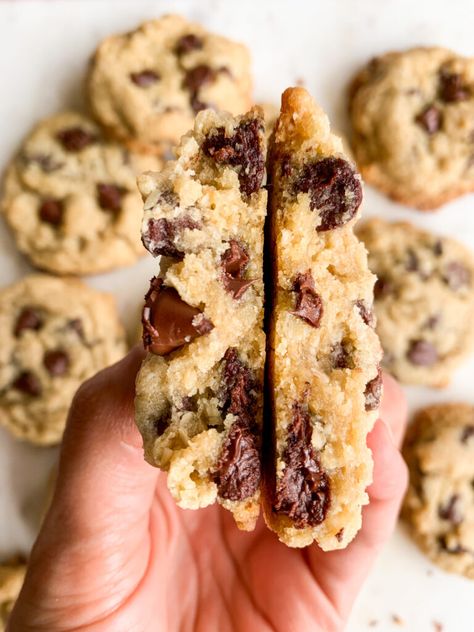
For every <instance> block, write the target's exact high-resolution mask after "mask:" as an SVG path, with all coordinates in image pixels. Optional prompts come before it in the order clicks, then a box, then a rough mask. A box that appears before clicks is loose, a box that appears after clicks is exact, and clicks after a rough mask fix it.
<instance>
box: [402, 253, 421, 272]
mask: <svg viewBox="0 0 474 632" xmlns="http://www.w3.org/2000/svg"><path fill="white" fill-rule="evenodd" d="M405 268H406V270H408V272H418V270H419V269H420V261H419V259H418V255H417V254H416V252H415V251H414V250H413V249H412V248H408V250H407V260H406V263H405Z"/></svg>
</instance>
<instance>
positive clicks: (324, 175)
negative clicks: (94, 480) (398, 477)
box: [266, 88, 382, 550]
mask: <svg viewBox="0 0 474 632" xmlns="http://www.w3.org/2000/svg"><path fill="white" fill-rule="evenodd" d="M270 172H271V189H270V190H271V191H272V194H271V200H270V209H271V210H270V212H269V217H270V220H271V222H270V223H271V226H270V231H269V243H271V244H272V246H273V248H272V250H273V252H272V253H271V255H270V260H271V261H272V263H273V274H272V283H273V285H274V287H273V300H272V302H271V304H270V307H269V310H270V312H271V315H272V317H271V323H270V330H269V345H268V353H267V357H268V366H267V370H268V374H267V377H268V385H269V389H268V390H269V394H268V404H269V406H270V409H271V410H270V416H271V418H272V422H273V428H274V446H273V447H274V455H273V462H274V468H273V470H274V471H273V472H272V474H271V476H270V477H269V481H268V487H269V502H268V506H267V507H266V519H267V522H268V524H269V526H270V528H272V529H273V530H274V531H276V533H277V534H278V537H279V538H280V540H282V541H283V542H284V543H285V544H287V545H289V546H295V547H302V546H306V545H308V544H310V543H312V542H313V541H316V542H317V543H318V545H319V546H320V547H322V548H323V549H324V550H331V549H337V548H343V547H345V546H346V545H347V544H348V543H349V542H350V541H351V540H352V539H353V537H354V536H355V534H356V533H357V531H358V529H359V528H360V525H361V509H362V505H364V504H366V503H367V500H368V498H367V494H366V491H365V490H366V487H367V485H368V484H369V483H370V481H371V475H372V458H371V453H370V450H369V449H368V448H367V445H366V438H367V433H368V432H369V431H370V430H371V428H372V426H373V424H374V422H375V420H376V418H377V410H378V407H379V403H380V398H381V395H382V377H381V372H380V369H379V362H380V359H381V347H380V343H379V340H378V338H377V335H376V333H375V331H374V329H373V326H374V322H375V320H374V316H373V313H372V301H373V286H374V281H375V277H374V275H373V274H371V272H370V271H369V268H368V265H367V254H366V251H365V248H364V246H363V244H362V243H360V242H359V241H358V239H357V238H356V237H355V235H354V232H353V228H354V223H355V221H356V220H357V218H358V215H359V206H360V203H361V201H362V182H361V178H360V176H359V174H358V173H357V172H356V171H355V169H354V166H353V164H351V163H350V162H349V161H348V160H347V158H346V156H345V155H344V153H343V148H342V143H341V141H340V139H339V138H338V137H336V136H335V135H333V134H332V133H331V131H330V127H329V121H328V118H327V116H326V115H325V114H324V112H323V111H322V110H321V109H320V108H319V107H318V106H317V105H316V104H315V103H314V101H313V100H312V98H311V97H310V95H309V94H308V93H307V92H306V90H304V89H303V88H289V89H288V90H286V91H285V92H284V94H283V98H282V107H281V114H280V117H279V119H278V121H277V124H276V128H275V136H274V145H273V148H272V149H271V157H270Z"/></svg>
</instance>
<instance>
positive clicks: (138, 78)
mask: <svg viewBox="0 0 474 632" xmlns="http://www.w3.org/2000/svg"><path fill="white" fill-rule="evenodd" d="M130 79H131V80H132V81H133V83H134V84H135V85H136V86H138V87H139V88H148V87H149V86H152V85H153V84H154V83H156V82H157V81H159V80H160V79H161V77H160V75H159V74H158V73H157V72H155V71H154V70H142V71H140V72H131V73H130Z"/></svg>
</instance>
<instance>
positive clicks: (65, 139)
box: [56, 127, 97, 153]
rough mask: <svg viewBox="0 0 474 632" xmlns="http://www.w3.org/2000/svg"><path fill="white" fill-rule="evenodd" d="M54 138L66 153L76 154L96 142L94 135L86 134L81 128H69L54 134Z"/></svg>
mask: <svg viewBox="0 0 474 632" xmlns="http://www.w3.org/2000/svg"><path fill="white" fill-rule="evenodd" d="M56 138H57V139H58V140H59V142H60V143H61V144H62V146H63V147H64V149H65V150H66V151H70V152H73V153H77V152H79V151H82V150H83V149H85V148H86V147H88V146H89V145H92V144H93V143H95V142H96V140H97V138H96V136H94V134H91V133H90V132H86V130H85V129H82V127H69V128H68V129H63V130H62V131H61V132H58V133H57V134H56Z"/></svg>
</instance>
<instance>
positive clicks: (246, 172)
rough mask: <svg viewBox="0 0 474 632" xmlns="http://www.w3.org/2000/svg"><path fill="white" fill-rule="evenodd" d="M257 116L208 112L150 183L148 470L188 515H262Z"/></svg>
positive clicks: (241, 521) (145, 384)
mask: <svg viewBox="0 0 474 632" xmlns="http://www.w3.org/2000/svg"><path fill="white" fill-rule="evenodd" d="M265 151H266V150H265V130H264V123H263V119H262V116H261V112H260V110H259V109H258V108H255V109H254V110H252V111H251V112H250V113H248V114H246V115H244V116H242V117H237V118H234V117H232V116H231V115H230V114H225V113H219V114H217V113H215V112H213V111H211V110H207V111H206V112H202V113H201V114H199V115H198V116H197V118H196V122H195V126H194V131H192V132H190V133H189V134H187V135H186V136H185V137H183V139H182V142H181V145H180V147H178V149H177V155H178V158H177V160H176V161H173V162H169V163H168V164H167V165H166V167H165V168H164V169H163V171H162V172H161V173H159V174H145V175H144V176H142V177H141V178H139V187H140V190H141V192H142V194H143V196H144V199H145V211H144V219H143V225H142V237H143V243H144V245H145V246H146V248H147V249H148V250H149V251H150V252H151V253H152V254H153V255H154V256H160V257H161V261H160V265H161V270H160V277H159V278H155V279H152V282H151V286H150V290H149V292H148V294H147V297H146V301H145V308H144V311H143V327H144V335H143V340H144V344H145V347H146V348H147V349H148V351H149V353H148V355H147V357H146V359H145V361H144V363H143V365H142V368H141V370H140V373H139V376H138V380H137V394H136V420H137V424H138V427H139V428H140V431H141V433H142V435H143V439H144V447H145V456H146V459H147V460H148V461H149V462H150V463H152V464H153V465H156V466H158V467H160V468H161V469H163V470H166V471H167V472H168V479H167V480H168V487H169V489H170V491H171V493H172V495H173V497H174V498H175V500H176V501H177V503H178V504H179V506H180V507H183V508H187V509H197V508H198V507H205V506H207V505H209V504H211V503H213V502H215V501H216V500H217V501H218V502H219V503H220V504H222V505H223V506H224V507H226V508H227V509H229V510H230V511H231V512H232V513H233V515H234V518H235V520H236V522H237V525H238V526H239V527H240V528H242V529H247V530H248V529H252V528H253V527H254V525H255V521H256V519H257V516H258V513H259V503H260V481H261V459H260V449H261V427H262V407H263V401H262V400H263V395H262V382H263V366H264V358H265V335H264V333H263V329H262V325H263V280H262V269H263V262H262V254H263V253H262V251H263V224H264V220H265V214H266V201H267V194H266V190H265V189H264V188H263V185H264V184H265Z"/></svg>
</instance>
